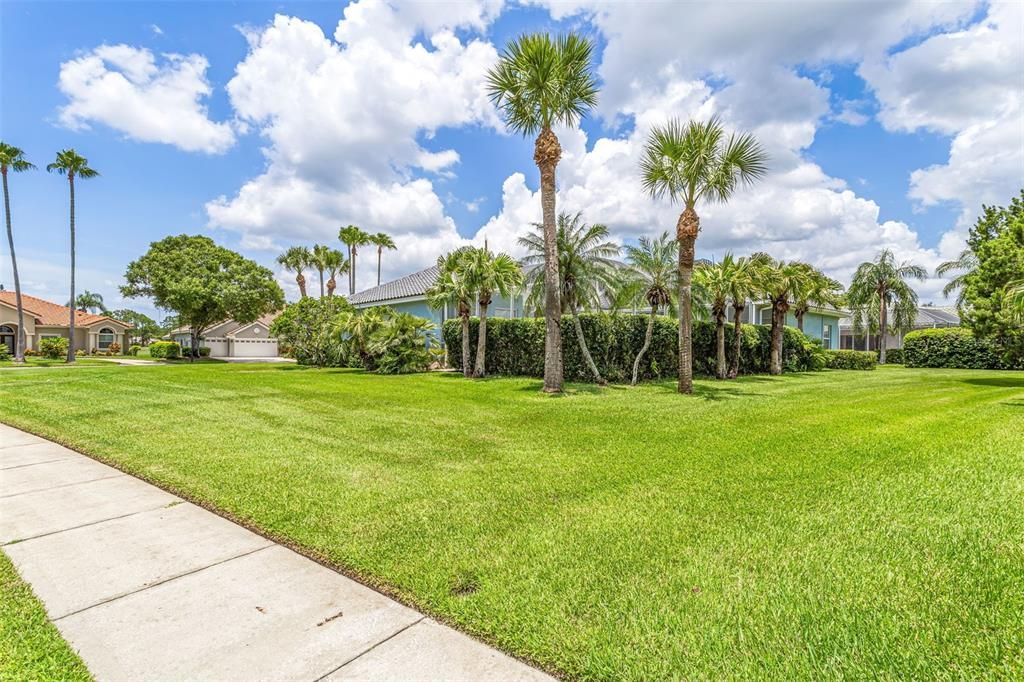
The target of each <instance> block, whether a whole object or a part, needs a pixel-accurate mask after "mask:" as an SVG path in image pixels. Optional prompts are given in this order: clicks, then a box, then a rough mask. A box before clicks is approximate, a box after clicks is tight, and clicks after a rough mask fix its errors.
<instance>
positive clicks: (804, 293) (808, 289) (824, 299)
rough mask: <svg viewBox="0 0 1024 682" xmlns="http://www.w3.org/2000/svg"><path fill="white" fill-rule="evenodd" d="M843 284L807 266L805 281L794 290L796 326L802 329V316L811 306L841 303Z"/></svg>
mask: <svg viewBox="0 0 1024 682" xmlns="http://www.w3.org/2000/svg"><path fill="white" fill-rule="evenodd" d="M842 293H843V285H842V284H840V283H839V282H837V281H835V280H834V279H832V278H831V277H829V276H828V275H826V274H825V273H823V272H822V271H821V270H818V269H817V268H814V267H812V266H810V265H808V266H807V282H806V283H805V284H804V286H803V287H802V288H801V289H800V291H798V292H796V296H795V297H794V301H793V317H795V318H796V328H797V329H799V330H800V331H803V330H804V316H805V315H807V313H808V312H810V309H811V307H812V306H831V307H833V308H835V307H838V306H839V305H841V304H842Z"/></svg>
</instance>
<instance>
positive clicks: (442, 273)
mask: <svg viewBox="0 0 1024 682" xmlns="http://www.w3.org/2000/svg"><path fill="white" fill-rule="evenodd" d="M470 250H471V247H468V246H465V247H462V248H460V249H456V250H454V251H452V252H450V253H447V254H445V255H443V256H441V257H439V258H438V259H437V270H438V272H437V279H436V280H434V284H433V285H432V286H431V287H430V288H429V289H428V290H427V303H428V304H429V305H430V307H431V308H434V309H435V310H441V309H446V308H447V307H448V305H449V304H450V305H453V306H455V311H456V314H457V315H458V316H459V321H460V324H461V326H462V374H463V375H464V376H466V377H469V376H471V375H472V372H473V367H472V365H471V364H470V359H469V316H470V312H471V309H470V302H471V301H472V300H473V296H474V294H475V292H474V291H473V289H472V288H471V286H470V283H469V282H468V280H467V278H466V270H465V267H464V266H463V260H464V259H465V258H466V254H467V252H468V251H470Z"/></svg>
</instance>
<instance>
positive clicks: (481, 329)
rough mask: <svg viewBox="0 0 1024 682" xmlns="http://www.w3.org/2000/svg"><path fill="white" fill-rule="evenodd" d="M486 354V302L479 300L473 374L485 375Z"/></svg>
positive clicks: (482, 376)
mask: <svg viewBox="0 0 1024 682" xmlns="http://www.w3.org/2000/svg"><path fill="white" fill-rule="evenodd" d="M486 356H487V304H486V303H484V302H483V301H481V302H480V325H479V326H478V327H477V330H476V366H475V367H474V368H473V376H474V377H476V378H477V379H483V378H484V376H485V375H486V371H485V366H484V362H485V360H486Z"/></svg>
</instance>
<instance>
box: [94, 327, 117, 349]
mask: <svg viewBox="0 0 1024 682" xmlns="http://www.w3.org/2000/svg"><path fill="white" fill-rule="evenodd" d="M112 343H114V330H113V329H111V328H110V327H104V328H103V329H101V330H100V334H99V338H98V339H97V347H98V348H99V349H100V350H106V349H108V348H110V344H112Z"/></svg>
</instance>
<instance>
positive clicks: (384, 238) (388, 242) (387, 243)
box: [370, 232, 398, 286]
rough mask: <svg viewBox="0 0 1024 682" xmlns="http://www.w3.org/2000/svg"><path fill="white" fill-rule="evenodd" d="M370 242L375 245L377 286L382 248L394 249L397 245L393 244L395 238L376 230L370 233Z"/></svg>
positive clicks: (378, 283) (378, 284)
mask: <svg viewBox="0 0 1024 682" xmlns="http://www.w3.org/2000/svg"><path fill="white" fill-rule="evenodd" d="M370 242H371V243H372V244H375V245H376V246H377V286H380V261H381V256H382V255H383V254H384V249H387V250H388V251H394V250H395V249H397V248H398V247H397V246H395V240H394V239H392V238H391V235H389V234H388V233H386V232H378V233H377V234H375V235H372V236H371V237H370Z"/></svg>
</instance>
